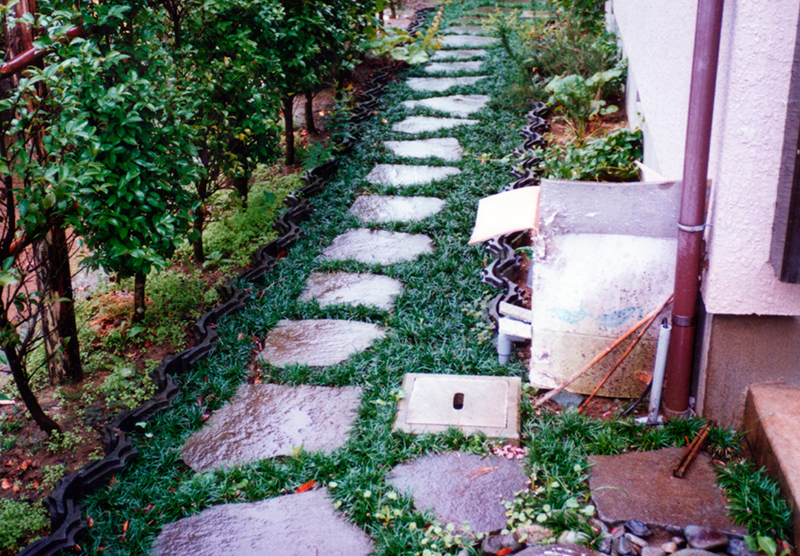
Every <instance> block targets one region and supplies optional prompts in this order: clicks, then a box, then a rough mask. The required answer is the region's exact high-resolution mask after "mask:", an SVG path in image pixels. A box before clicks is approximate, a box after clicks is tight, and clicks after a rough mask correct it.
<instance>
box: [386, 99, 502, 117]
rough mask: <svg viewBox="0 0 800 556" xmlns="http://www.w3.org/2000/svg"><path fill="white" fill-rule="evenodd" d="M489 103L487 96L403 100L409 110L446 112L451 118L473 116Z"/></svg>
mask: <svg viewBox="0 0 800 556" xmlns="http://www.w3.org/2000/svg"><path fill="white" fill-rule="evenodd" d="M488 103H489V96H488V95H451V96H447V97H431V98H423V99H420V100H404V101H403V102H402V104H403V106H405V107H406V108H409V109H414V108H428V109H430V110H437V111H439V112H446V113H448V114H450V115H452V116H461V117H466V116H469V115H471V114H474V113H475V112H477V111H478V110H480V109H481V108H483V107H484V106H486V105H487V104H488Z"/></svg>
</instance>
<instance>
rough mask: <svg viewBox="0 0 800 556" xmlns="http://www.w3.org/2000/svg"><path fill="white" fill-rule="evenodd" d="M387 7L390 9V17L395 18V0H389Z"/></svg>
mask: <svg viewBox="0 0 800 556" xmlns="http://www.w3.org/2000/svg"><path fill="white" fill-rule="evenodd" d="M389 9H390V10H391V14H392V19H397V0H389Z"/></svg>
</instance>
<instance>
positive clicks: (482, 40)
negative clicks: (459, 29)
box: [441, 35, 498, 48]
mask: <svg viewBox="0 0 800 556" xmlns="http://www.w3.org/2000/svg"><path fill="white" fill-rule="evenodd" d="M497 40H498V39H496V38H494V37H475V36H472V35H445V36H444V37H442V41H441V43H442V48H465V47H468V48H480V47H483V46H489V45H490V44H494V43H496V42H497Z"/></svg>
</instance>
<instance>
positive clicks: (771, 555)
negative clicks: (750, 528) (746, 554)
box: [744, 535, 791, 556]
mask: <svg viewBox="0 0 800 556" xmlns="http://www.w3.org/2000/svg"><path fill="white" fill-rule="evenodd" d="M744 540H745V542H746V543H747V547H748V548H749V549H750V550H755V551H758V552H761V553H762V554H766V556H787V555H789V554H791V550H789V549H786V550H783V551H782V552H781V553H780V554H778V543H776V542H775V539H773V538H772V537H767V536H764V535H757V536H755V537H753V536H751V535H745V537H744Z"/></svg>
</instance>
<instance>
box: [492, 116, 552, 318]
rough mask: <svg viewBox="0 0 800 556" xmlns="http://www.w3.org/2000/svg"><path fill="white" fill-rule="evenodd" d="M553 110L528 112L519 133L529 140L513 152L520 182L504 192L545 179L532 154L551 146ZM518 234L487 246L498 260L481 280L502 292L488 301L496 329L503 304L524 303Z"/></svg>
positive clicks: (516, 172)
mask: <svg viewBox="0 0 800 556" xmlns="http://www.w3.org/2000/svg"><path fill="white" fill-rule="evenodd" d="M549 113H550V109H549V108H548V107H547V105H546V104H544V103H543V102H539V101H534V102H533V103H532V107H531V110H530V111H529V112H528V113H527V114H525V119H526V120H527V122H528V125H527V126H525V127H524V128H523V129H521V130H520V132H519V134H520V135H521V136H522V137H523V139H525V142H524V143H523V144H522V145H521V146H519V147H517V148H516V149H514V151H513V153H512V154H513V155H514V156H515V157H517V158H518V159H520V160H519V163H518V164H517V166H515V167H514V169H513V170H511V175H512V176H513V177H514V178H516V181H514V182H511V183H510V184H508V185H507V186H505V187H504V188H503V190H504V191H512V190H514V189H521V188H523V187H531V186H534V185H539V183H540V182H541V177H542V176H541V171H542V169H541V165H542V159H541V158H539V157H537V156H532V155H533V152H534V151H536V149H543V148H546V147H547V140H546V139H545V138H544V136H543V135H542V133H543V132H545V131H547V130H549V129H550V124H549V123H548V122H547V120H546V119H545V118H546V117H547V116H548V114H549ZM517 236H518V234H517V233H512V234H506V235H502V236H499V237H497V238H493V239H490V240H489V241H487V242H486V244H485V245H484V250H485V251H486V252H487V253H488V254H490V255H492V256H493V257H495V260H494V261H492V262H491V263H489V265H488V266H487V267H486V268H484V269H483V271H482V272H481V282H483V283H484V284H487V285H489V286H492V287H494V288H496V289H498V290H500V291H501V293H499V294H497V295H496V296H495V297H493V298H492V299H490V300H489V301H488V302H487V304H486V313H487V316H488V317H489V319H490V320H491V321H492V323H493V324H494V327H495V332H497V329H498V326H499V322H500V313H499V308H500V303H503V302H505V303H511V304H512V305H518V306H520V307H521V306H522V292H521V291H520V289H519V287H518V286H517V284H516V280H517V278H518V276H519V269H520V267H521V265H522V257H521V256H520V254H519V253H517V252H516V251H515V249H514V243H515V238H516V237H517Z"/></svg>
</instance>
